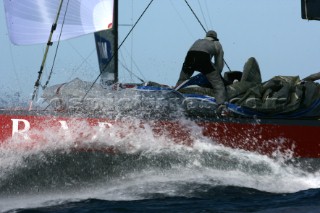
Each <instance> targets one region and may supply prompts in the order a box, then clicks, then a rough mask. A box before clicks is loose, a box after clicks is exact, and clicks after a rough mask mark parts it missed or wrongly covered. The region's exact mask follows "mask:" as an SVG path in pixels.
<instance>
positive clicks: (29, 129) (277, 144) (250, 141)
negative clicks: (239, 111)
mask: <svg viewBox="0 0 320 213" xmlns="http://www.w3.org/2000/svg"><path fill="white" fill-rule="evenodd" d="M190 120H192V121H194V122H196V123H197V125H198V126H200V127H201V130H200V131H202V135H203V136H206V137H208V138H210V139H211V140H212V141H214V142H216V143H218V144H222V145H224V146H227V147H231V148H239V149H243V150H247V151H254V152H258V153H260V154H265V155H269V156H272V155H274V154H275V153H277V152H281V153H286V152H288V151H289V152H290V151H292V154H293V157H301V158H320V143H319V139H318V136H317V133H319V132H320V121H318V120H310V121H303V120H302V121H301V120H261V121H259V123H258V122H257V121H253V120H246V119H222V120H219V119H192V118H190ZM81 122H85V124H88V126H89V127H93V128H96V129H95V130H97V128H98V129H99V127H100V128H103V129H107V128H109V127H110V126H113V125H116V126H120V127H121V126H122V127H123V131H122V132H121V131H120V132H118V134H119V135H120V137H121V134H122V135H123V136H125V135H126V132H127V131H128V129H131V130H132V129H136V128H144V124H145V123H147V124H148V125H149V126H150V127H151V129H152V132H153V134H154V135H155V136H161V135H163V134H166V136H168V137H171V138H172V140H173V141H174V142H176V143H181V144H186V145H190V146H192V135H191V132H190V131H189V130H188V128H187V126H186V124H185V123H184V124H182V123H180V122H179V121H176V120H168V119H167V120H143V121H140V124H139V125H138V126H137V125H135V126H134V125H132V126H130V124H129V126H128V123H127V122H124V121H116V120H113V119H108V118H81V117H79V118H71V117H69V116H57V115H49V114H42V115H40V114H38V115H36V114H32V113H30V112H28V111H10V112H9V111H3V112H2V113H1V114H0V125H1V129H0V141H1V143H2V145H6V144H10V139H11V138H12V137H19V139H20V140H21V142H19V145H20V146H23V144H29V145H30V144H33V143H37V142H39V141H42V140H41V139H42V135H41V134H39V132H41V131H43V130H48V129H51V131H52V132H55V131H61V129H62V130H68V131H70V130H71V131H74V130H77V129H78V126H77V123H81ZM119 129H121V128H119ZM100 130H101V129H100ZM106 131H107V130H106ZM76 133H77V134H78V135H77V138H78V141H81V139H88V138H92V137H94V134H96V133H97V131H95V132H94V131H93V132H91V133H90V134H91V135H90V134H88V132H86V131H84V132H81V131H78V132H76ZM73 136H74V135H73ZM24 140H26V141H27V140H29V143H23V142H24ZM30 141H33V142H32V143H30ZM103 149H106V150H109V151H110V150H111V149H110V147H109V148H108V147H104V148H103Z"/></svg>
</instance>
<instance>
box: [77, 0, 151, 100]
mask: <svg viewBox="0 0 320 213" xmlns="http://www.w3.org/2000/svg"><path fill="white" fill-rule="evenodd" d="M153 1H154V0H151V1H150V2H149V4H148V5H147V7H146V8H145V9H144V11H143V12H142V14H141V15H140V17H139V18H138V20H137V21H136V22H135V23H134V25H133V26H132V28H131V29H130V31H129V32H128V34H127V35H126V37H125V38H124V39H123V41H122V42H121V44H120V45H119V47H118V48H117V49H116V51H115V53H114V54H113V55H112V56H111V58H110V60H109V62H108V63H107V64H106V65H105V66H104V67H103V69H102V70H105V69H106V68H107V67H108V65H109V64H110V62H111V61H112V59H113V58H114V56H115V55H116V54H118V52H119V49H120V48H121V46H122V45H123V43H124V42H125V41H126V40H127V38H128V37H129V35H130V34H131V32H132V31H133V29H134V28H135V27H136V25H137V24H138V22H139V21H140V19H141V18H142V16H143V15H144V14H145V12H146V11H147V10H148V9H149V7H150V5H151V4H152V2H153ZM101 74H102V73H100V74H99V75H98V76H97V78H96V79H95V80H94V81H93V83H92V84H91V86H90V88H89V89H88V90H87V92H86V93H85V95H84V96H83V98H82V100H81V101H83V100H84V99H85V98H86V96H87V95H88V93H89V92H90V91H91V89H92V88H93V86H94V85H95V83H97V81H98V79H99V78H100V76H101Z"/></svg>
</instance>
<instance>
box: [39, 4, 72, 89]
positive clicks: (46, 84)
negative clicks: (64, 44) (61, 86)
mask: <svg viewBox="0 0 320 213" xmlns="http://www.w3.org/2000/svg"><path fill="white" fill-rule="evenodd" d="M69 2H70V0H68V2H67V6H66V11H65V12H64V16H63V21H62V25H61V29H60V35H59V39H58V44H57V47H56V51H55V54H54V57H53V62H52V66H51V70H50V73H49V76H48V79H47V81H46V83H45V85H44V86H43V87H42V89H43V90H44V89H45V88H47V86H48V84H49V81H50V79H51V76H52V73H53V67H54V64H55V62H56V58H57V53H58V49H59V45H60V39H61V35H62V30H63V26H64V23H65V20H66V15H67V11H68V8H69V7H68V6H69Z"/></svg>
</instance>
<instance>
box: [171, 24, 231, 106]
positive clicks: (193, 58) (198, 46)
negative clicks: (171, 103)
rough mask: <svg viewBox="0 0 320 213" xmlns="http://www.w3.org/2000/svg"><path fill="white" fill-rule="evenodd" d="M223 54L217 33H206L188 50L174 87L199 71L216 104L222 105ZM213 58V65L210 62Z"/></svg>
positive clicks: (224, 97)
mask: <svg viewBox="0 0 320 213" xmlns="http://www.w3.org/2000/svg"><path fill="white" fill-rule="evenodd" d="M223 54H224V53H223V49H222V46H221V44H220V42H219V39H218V37H217V33H216V32H215V31H213V30H210V31H208V32H207V34H206V37H205V38H204V39H198V40H197V41H196V42H195V43H194V44H193V45H192V46H191V48H190V49H189V51H188V53H187V56H186V58H185V60H184V63H183V66H182V70H181V73H180V77H179V80H178V82H177V84H176V86H179V85H180V84H182V83H183V82H184V81H186V80H188V79H189V78H190V77H191V76H192V75H193V73H194V71H199V72H201V73H202V74H203V75H205V76H206V77H207V79H208V81H209V82H210V84H211V85H212V88H213V90H214V94H215V98H216V100H217V103H218V104H223V103H224V102H225V101H226V98H227V97H226V89H225V86H224V83H223V80H222V77H221V72H222V69H223V66H224V63H223V62H224V61H223ZM213 56H214V63H212V62H211V59H212V57H213Z"/></svg>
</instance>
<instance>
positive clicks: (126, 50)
mask: <svg viewBox="0 0 320 213" xmlns="http://www.w3.org/2000/svg"><path fill="white" fill-rule="evenodd" d="M123 49H124V50H125V52H126V53H127V54H128V55H129V57H130V59H131V62H132V64H133V65H134V66H135V68H136V70H137V71H138V72H139V74H140V75H141V77H142V78H143V79H146V77H145V76H144V75H143V73H142V72H141V70H140V68H139V67H138V65H137V63H136V62H135V60H134V58H133V57H132V56H133V54H130V53H129V51H128V49H127V48H126V47H125V46H124V47H123ZM123 58H124V57H123ZM131 66H132V65H131ZM132 70H133V67H132V68H131V72H133V71H132ZM133 73H134V72H133Z"/></svg>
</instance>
